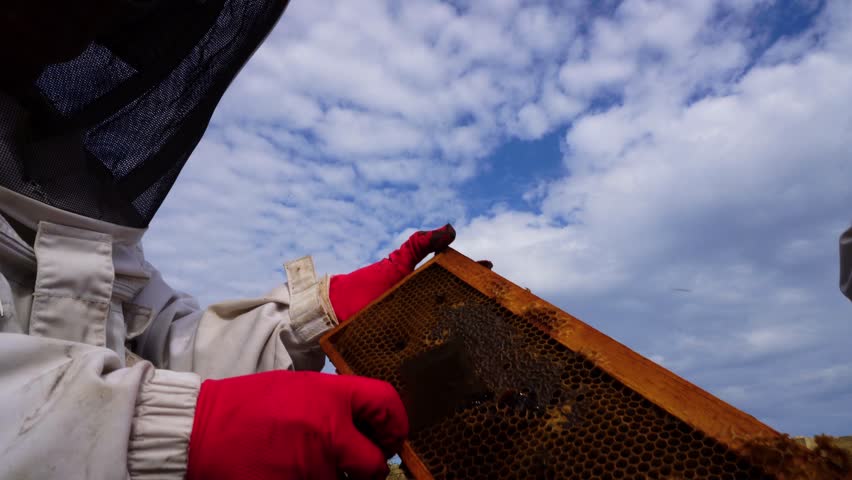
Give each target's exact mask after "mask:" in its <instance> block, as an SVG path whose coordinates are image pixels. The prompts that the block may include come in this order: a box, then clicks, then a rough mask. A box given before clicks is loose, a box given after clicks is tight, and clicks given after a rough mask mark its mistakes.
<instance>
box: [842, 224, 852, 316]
mask: <svg viewBox="0 0 852 480" xmlns="http://www.w3.org/2000/svg"><path fill="white" fill-rule="evenodd" d="M840 291H841V292H843V294H844V295H846V297H847V298H848V299H849V300H852V227H850V228H849V229H848V230H846V231H845V232H843V235H841V236H840Z"/></svg>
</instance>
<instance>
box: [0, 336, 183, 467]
mask: <svg viewBox="0 0 852 480" xmlns="http://www.w3.org/2000/svg"><path fill="white" fill-rule="evenodd" d="M199 384H200V379H199V377H198V375H195V374H192V373H178V372H165V371H161V370H155V369H154V367H153V366H152V365H151V363H149V362H139V363H137V364H135V365H133V366H131V367H126V368H121V362H120V361H119V358H118V356H117V355H116V354H115V352H113V351H112V350H109V349H106V348H102V347H95V346H91V345H85V344H81V343H74V342H67V341H62V340H54V339H49V338H39V337H34V336H29V335H22V334H12V333H3V334H0V404H2V405H3V408H2V409H0V425H2V426H3V428H2V429H0V478H43V479H52V478H57V479H66V478H87V479H117V478H131V479H137V478H138V479H145V478H154V477H156V478H163V479H180V478H183V477H184V475H185V473H186V459H187V453H188V444H189V435H190V433H191V428H192V420H193V416H194V414H195V402H196V399H197V396H198V389H199Z"/></svg>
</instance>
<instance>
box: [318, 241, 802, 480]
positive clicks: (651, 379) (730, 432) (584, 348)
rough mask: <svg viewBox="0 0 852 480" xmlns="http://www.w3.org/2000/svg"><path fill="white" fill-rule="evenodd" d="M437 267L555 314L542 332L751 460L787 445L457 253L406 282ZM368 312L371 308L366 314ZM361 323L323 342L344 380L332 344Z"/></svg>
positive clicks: (514, 303)
mask: <svg viewBox="0 0 852 480" xmlns="http://www.w3.org/2000/svg"><path fill="white" fill-rule="evenodd" d="M434 263H437V264H438V265H440V266H441V267H443V268H445V269H446V270H448V271H449V272H451V273H452V274H453V275H455V276H456V277H458V278H459V279H461V280H463V281H464V282H466V283H467V284H469V285H470V286H472V287H474V288H475V289H476V290H478V291H479V292H481V293H482V294H484V295H486V296H488V297H489V298H492V299H494V300H496V301H497V302H499V303H500V304H502V305H503V306H504V307H506V308H507V309H508V310H510V311H512V312H513V313H515V314H517V315H524V314H527V313H529V312H530V311H534V310H536V309H544V310H546V311H549V312H555V314H556V316H557V318H558V319H559V322H557V323H558V326H557V327H556V328H553V326H548V325H537V326H538V327H539V328H540V329H542V330H543V331H545V332H546V333H548V334H549V335H550V336H551V337H553V338H554V339H556V340H558V341H559V342H561V343H562V344H563V345H565V346H566V347H568V348H569V349H571V350H573V351H575V352H577V353H580V354H582V355H584V356H585V357H587V358H588V359H590V360H591V361H592V362H593V363H594V364H595V365H596V366H598V367H599V368H600V369H602V370H604V371H605V372H607V373H608V374H609V375H611V376H612V377H614V378H615V379H616V380H618V381H620V382H621V383H623V384H624V385H625V386H627V387H628V388H630V389H631V390H633V391H635V392H637V393H638V394H640V395H642V396H643V397H644V398H646V399H648V400H649V401H650V402H652V403H654V404H655V405H657V406H659V407H660V408H662V409H663V410H665V411H666V412H668V413H670V414H671V415H673V416H675V417H677V418H679V419H681V420H682V421H684V422H685V423H686V424H688V425H689V426H691V427H692V428H694V429H696V430H699V431H701V432H703V433H704V434H706V435H707V436H709V437H711V438H713V439H715V440H716V441H718V442H720V443H721V444H723V445H725V446H726V447H728V448H729V449H731V450H732V451H734V452H735V453H738V454H740V455H742V456H744V457H746V458H749V457H751V455H752V454H753V452H754V450H753V446H754V445H755V444H764V445H771V444H775V443H778V442H784V440H785V438H786V437H785V436H783V435H781V434H780V433H778V432H777V431H775V430H773V429H772V428H770V427H769V426H767V425H766V424H764V423H762V422H760V421H759V420H757V419H756V418H754V417H753V416H751V415H749V414H747V413H745V412H742V411H741V410H738V409H737V408H735V407H733V406H731V405H730V404H728V403H726V402H724V401H722V400H720V399H719V398H717V397H715V396H713V395H711V394H710V393H708V392H706V391H704V390H702V389H701V388H699V387H697V386H696V385H694V384H692V383H690V382H688V381H686V380H684V379H682V378H680V377H679V376H677V375H675V374H674V373H672V372H670V371H669V370H666V369H665V368H663V367H661V366H660V365H658V364H656V363H654V362H652V361H650V360H648V359H647V358H645V357H643V356H641V355H639V354H638V353H636V352H634V351H633V350H631V349H629V348H628V347H626V346H624V345H622V344H621V343H619V342H617V341H615V340H614V339H612V338H611V337H609V336H607V335H605V334H603V333H601V332H599V331H598V330H596V329H594V328H592V327H591V326H589V325H587V324H586V323H584V322H582V321H580V320H578V319H577V318H575V317H574V316H572V315H570V314H568V313H565V312H563V311H562V310H560V309H559V308H557V307H556V306H554V305H552V304H550V303H548V302H546V301H544V300H542V299H540V298H538V297H537V296H535V295H534V294H532V293H531V292H530V291H529V290H527V289H524V288H521V287H519V286H517V285H515V284H514V283H512V282H510V281H509V280H507V279H505V278H503V277H501V276H500V275H498V274H496V273H494V272H492V271H490V270H488V269H487V268H485V267H483V266H482V265H479V264H478V263H476V262H474V261H473V260H471V259H469V258H467V257H465V256H464V255H462V254H461V253H459V252H457V251H455V250H453V249H447V250H446V251H444V252H443V253H441V254H439V255H436V256H435V257H434V258H432V259H431V260H430V261H429V262H427V263H426V264H425V265H423V266H422V267H421V268H419V269H418V270H417V271H415V272H414V273H413V274H412V275H410V276H409V277H406V279H405V280H407V279H408V278H410V277H411V276H413V275H417V273H418V272H420V271H422V270H423V269H425V268H426V267H428V266H429V265H432V264H434ZM405 280H403V281H402V282H400V283H399V284H398V285H397V286H395V287H394V288H393V289H391V290H390V291H388V292H386V293H385V294H384V295H383V296H381V297H380V298H378V299H377V300H375V301H374V302H373V304H375V303H378V302H381V301H382V300H383V299H384V298H385V297H387V296H388V295H391V294H393V292H395V291H396V289H397V288H399V286H400V285H402V284H403V283H404V282H405ZM371 305H372V304H371ZM368 309H369V306H368V307H367V308H366V309H364V310H363V311H362V312H364V311H367V310H368ZM360 317H361V314H358V315H356V316H355V317H353V318H352V319H351V320H350V321H349V322H347V323H345V324H342V325H340V326H338V327H337V328H336V329H334V330H332V331H331V332H329V333H327V334H326V335H325V336H323V338H322V339H321V340H320V344H321V345H322V348H323V350H324V351H325V352H326V354H327V355H328V357H329V358H330V359H331V361H332V363H333V364H334V365H335V366H336V367H337V369H338V371H339V372H340V373H341V374H354V373H356V372H353V371H352V369H351V368H350V367H349V365H347V363H346V362H345V361H344V359H343V357H342V356H341V355H340V353H339V352H338V351H337V350H336V349H335V347H334V342H333V340H334V337H335V335H336V334H337V333H338V332H340V331H341V330H343V329H345V328H347V326H348V325H349V324H351V323H352V322H357V321H358V319H359V318H360ZM400 456H401V457H402V460H403V462H404V463H405V465H406V467H407V468H408V469H409V470H410V471H411V473H412V474H413V475H414V476H415V478H417V479H418V480H419V479H431V478H432V475H431V474H430V473H429V472H428V470H427V469H426V467H425V466H424V465H423V463H422V462H421V461H420V459H419V458H418V457H417V455H416V454H415V452H414V450H413V449H412V447H411V445H409V444H408V442H406V444H405V445H404V447H403V450H402V452H401V454H400Z"/></svg>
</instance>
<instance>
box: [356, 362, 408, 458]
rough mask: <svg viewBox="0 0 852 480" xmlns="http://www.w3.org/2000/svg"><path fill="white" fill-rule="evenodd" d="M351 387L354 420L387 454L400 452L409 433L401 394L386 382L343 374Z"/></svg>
mask: <svg viewBox="0 0 852 480" xmlns="http://www.w3.org/2000/svg"><path fill="white" fill-rule="evenodd" d="M340 378H345V379H346V382H347V383H348V384H349V385H348V386H349V388H350V389H351V390H350V391H351V399H352V403H351V405H352V420H353V422H354V424H355V425H357V426H358V428H360V429H361V432H362V433H365V434H366V435H367V437H369V438H370V439H371V440H372V441H373V442H375V443H376V444H377V445H378V447H379V448H380V450H381V451H382V452H383V453H384V454H385V455H387V456H391V455H393V454H394V453H397V452H399V449H400V448H401V447H402V442H403V441H404V440H405V439H406V437H408V415H407V414H406V412H405V406H404V405H403V404H402V399H400V397H399V394H398V393H397V392H396V390H395V389H394V388H393V386H392V385H391V384H389V383H387V382H383V381H380V380H375V379H372V378H364V377H355V376H351V375H344V376H342V377H340Z"/></svg>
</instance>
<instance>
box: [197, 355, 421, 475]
mask: <svg viewBox="0 0 852 480" xmlns="http://www.w3.org/2000/svg"><path fill="white" fill-rule="evenodd" d="M356 424H357V425H358V426H359V427H361V428H362V430H363V432H366V433H367V434H368V435H369V438H368V437H367V436H365V434H364V433H362V431H359V430H358V428H356ZM407 435H408V417H407V416H406V413H405V408H404V407H403V405H402V401H401V400H400V398H399V395H398V394H397V393H396V390H394V388H393V387H392V386H391V385H390V384H388V383H385V382H381V381H379V380H373V379H369V378H363V377H355V376H345V375H344V376H337V375H325V374H321V373H314V372H291V371H287V370H276V371H272V372H265V373H257V374H254V375H246V376H242V377H234V378H227V379H224V380H207V381H205V382H204V383H203V384H202V385H201V392H200V393H199V395H198V403H197V406H196V410H195V422H194V424H193V427H192V436H191V438H190V441H189V462H188V466H187V479H189V480H194V479H205V480H209V479H232V478H234V479H237V478H238V479H250V480H258V479H272V478H274V479H307V478H310V479H318V480H326V479H328V480H336V479H338V478H341V477H342V476H343V474H344V473H346V474H347V475H348V476H349V478H351V479H356V480H357V479H384V478H386V477H387V475H388V466H387V463H386V459H387V458H389V457H390V456H392V455H393V454H394V453H395V452H397V451H398V450H399V448H400V447H401V445H402V442H403V440H404V439H405V437H406V436H407Z"/></svg>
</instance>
